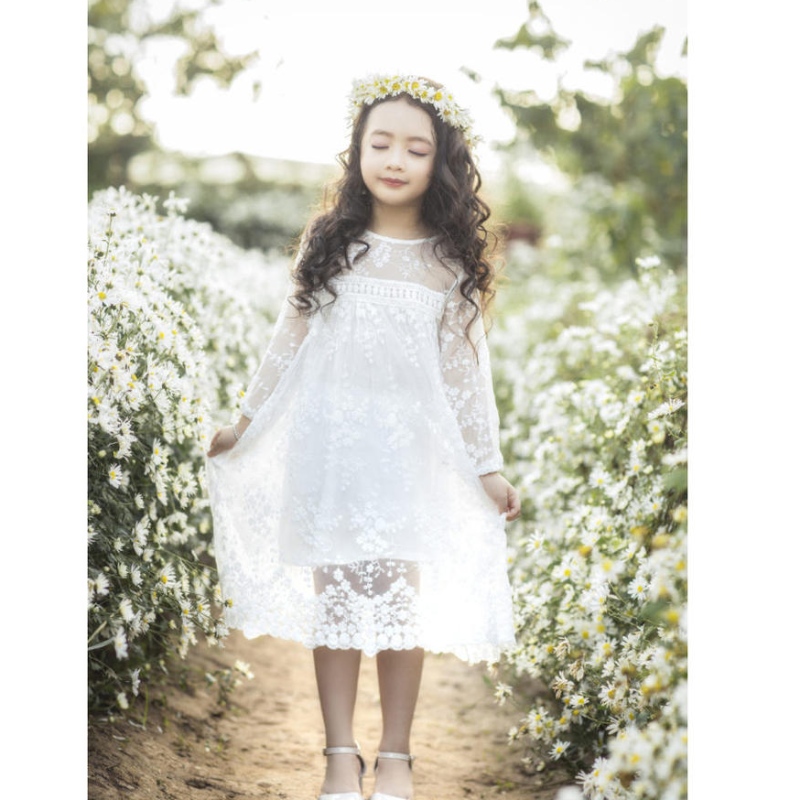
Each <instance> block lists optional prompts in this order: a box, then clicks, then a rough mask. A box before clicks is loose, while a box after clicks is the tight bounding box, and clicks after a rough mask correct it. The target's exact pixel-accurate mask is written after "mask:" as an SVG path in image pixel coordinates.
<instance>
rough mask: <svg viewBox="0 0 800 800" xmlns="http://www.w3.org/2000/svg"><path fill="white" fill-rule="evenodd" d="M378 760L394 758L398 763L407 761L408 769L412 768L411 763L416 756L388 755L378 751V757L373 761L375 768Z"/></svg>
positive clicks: (405, 754)
mask: <svg viewBox="0 0 800 800" xmlns="http://www.w3.org/2000/svg"><path fill="white" fill-rule="evenodd" d="M379 758H396V759H397V760H398V761H408V766H409V768H411V767H412V764H413V761H414V759H415V758H416V756H412V755H409V754H408V753H389V752H385V751H383V750H379V751H378V756H377V758H376V759H375V768H376V769H377V767H378V759H379Z"/></svg>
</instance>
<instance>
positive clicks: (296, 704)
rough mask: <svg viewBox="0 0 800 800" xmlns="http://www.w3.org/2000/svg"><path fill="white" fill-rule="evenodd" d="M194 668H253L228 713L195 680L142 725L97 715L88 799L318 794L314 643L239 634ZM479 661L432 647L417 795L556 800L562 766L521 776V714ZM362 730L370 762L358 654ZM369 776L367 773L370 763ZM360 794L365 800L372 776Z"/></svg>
mask: <svg viewBox="0 0 800 800" xmlns="http://www.w3.org/2000/svg"><path fill="white" fill-rule="evenodd" d="M195 650H196V652H194V653H193V654H192V655H191V656H190V659H189V666H190V667H191V672H192V674H194V675H195V676H202V674H203V673H204V672H205V671H211V670H214V669H216V668H219V667H225V666H228V667H230V666H232V665H233V664H234V662H235V661H236V659H242V660H243V661H246V662H247V663H249V664H250V667H251V669H252V671H253V673H254V674H255V677H254V679H253V680H251V681H245V682H244V683H243V684H242V686H240V687H239V688H238V689H236V690H235V691H234V693H233V695H232V696H231V701H232V702H231V707H229V708H227V709H221V708H220V707H219V705H218V703H217V691H216V689H213V688H208V687H206V686H205V685H204V684H203V683H202V682H200V681H199V680H198V679H197V678H195V679H194V680H192V681H191V682H190V688H189V690H188V691H187V690H186V689H183V690H182V689H181V688H179V687H177V686H175V687H172V688H170V689H168V690H167V691H166V694H165V697H164V701H163V703H159V704H157V707H156V708H152V707H151V709H150V711H149V714H148V721H147V729H146V730H144V729H142V728H140V727H135V726H133V725H131V724H130V723H129V722H122V721H117V722H114V723H109V722H101V721H97V722H93V723H92V724H91V725H90V729H89V795H88V796H89V798H90V800H112V799H113V800H116V798H126V799H127V800H143V799H144V798H168V799H171V800H189V798H192V799H193V800H196V798H202V799H203V800H221V798H251V797H252V798H276V800H277V799H278V798H280V799H281V800H314V798H316V796H317V792H318V790H319V786H320V782H321V779H322V774H323V770H324V764H323V761H324V759H323V756H322V754H321V750H322V747H323V745H324V737H323V733H322V724H321V715H320V711H319V704H318V700H317V695H316V687H315V683H314V671H313V662H312V658H311V653H310V651H308V650H306V649H305V648H303V647H301V646H300V645H297V644H294V643H290V642H283V641H280V640H276V639H271V638H267V637H262V638H260V639H256V640H252V641H248V640H246V639H244V638H243V637H241V636H240V635H239V634H238V633H234V634H232V635H231V636H230V637H229V639H228V642H227V646H226V648H225V649H224V650H218V649H215V650H209V649H207V648H205V647H203V646H199V647H197V648H195ZM484 675H485V670H484V669H483V668H482V667H481V666H476V667H470V666H468V665H466V664H464V663H463V662H460V661H458V660H457V659H455V658H454V657H449V656H433V655H427V656H426V662H425V669H424V673H423V681H422V689H421V692H420V699H419V704H418V710H417V716H416V718H415V723H414V731H413V743H414V751H415V754H416V755H417V761H416V762H415V764H414V776H415V786H416V790H415V792H416V793H415V800H456V798H458V800H462V798H469V799H470V800H483V799H484V798H496V797H503V798H507V800H523V798H524V799H525V800H552V798H553V797H554V796H555V794H556V791H557V789H558V787H559V786H561V785H564V784H566V783H568V780H567V776H566V775H565V774H564V773H563V772H554V771H547V772H543V773H540V774H534V775H526V774H525V773H524V772H523V771H522V769H521V767H520V751H519V749H516V748H510V747H509V746H508V745H507V744H506V733H507V731H508V729H509V728H510V727H511V726H512V725H515V724H517V723H518V717H519V715H518V713H517V712H516V711H515V710H514V709H513V708H510V707H498V705H497V704H496V703H495V701H494V699H493V696H492V688H491V687H490V686H487V684H486V682H485V680H484ZM356 730H357V737H358V739H359V741H360V743H361V746H362V749H363V751H364V755H365V757H366V759H367V762H368V763H369V762H370V761H371V760H372V758H373V757H374V756H373V753H374V749H375V746H376V743H377V741H378V738H379V732H380V706H379V699H378V688H377V678H376V674H375V660H374V659H369V658H365V659H363V660H362V668H361V677H360V685H359V700H358V706H357V710H356ZM370 773H371V771H370ZM370 773H368V774H367V778H366V780H365V786H364V792H365V796H366V797H369V793H370V791H371V787H372V777H371V774H370Z"/></svg>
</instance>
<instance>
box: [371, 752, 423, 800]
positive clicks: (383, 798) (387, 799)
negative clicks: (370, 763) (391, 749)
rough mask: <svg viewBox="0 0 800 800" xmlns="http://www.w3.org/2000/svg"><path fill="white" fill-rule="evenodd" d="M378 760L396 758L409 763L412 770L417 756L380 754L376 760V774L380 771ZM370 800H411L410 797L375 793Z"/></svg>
mask: <svg viewBox="0 0 800 800" xmlns="http://www.w3.org/2000/svg"><path fill="white" fill-rule="evenodd" d="M378 758H396V759H397V760H398V761H408V768H409V769H412V767H413V761H414V759H415V758H416V756H411V755H409V754H408V753H385V752H381V751H379V752H378V756H377V758H376V759H375V772H377V771H378ZM370 800H411V798H409V797H395V796H394V795H392V794H384V793H383V792H374V793H373V795H372V797H371V798H370Z"/></svg>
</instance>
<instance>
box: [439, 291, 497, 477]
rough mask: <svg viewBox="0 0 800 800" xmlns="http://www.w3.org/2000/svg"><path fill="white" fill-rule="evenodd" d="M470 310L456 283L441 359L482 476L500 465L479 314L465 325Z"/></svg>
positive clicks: (452, 401) (447, 385) (446, 313)
mask: <svg viewBox="0 0 800 800" xmlns="http://www.w3.org/2000/svg"><path fill="white" fill-rule="evenodd" d="M474 310H475V309H474V306H472V305H471V304H470V303H469V302H468V301H467V300H466V299H465V298H464V296H463V295H462V294H461V292H460V291H459V289H458V288H456V289H455V290H454V291H452V292H451V293H450V296H449V297H448V300H447V303H446V305H445V310H444V317H443V319H442V328H441V334H440V346H441V364H442V375H443V377H444V382H445V388H446V391H447V399H448V401H449V403H450V407H451V408H452V409H453V412H454V413H455V415H456V418H457V419H458V424H459V426H460V428H461V435H462V437H463V438H464V444H465V445H466V449H467V453H468V454H469V456H470V458H471V460H472V463H473V466H474V467H475V471H476V473H477V474H478V475H486V474H487V473H489V472H497V471H499V470H501V469H502V467H503V456H502V454H501V452H500V431H499V427H500V425H499V415H498V413H497V404H496V402H495V397H494V389H493V386H492V371H491V365H490V363H489V347H488V345H487V343H486V332H485V329H484V326H483V319H482V318H481V317H480V316H478V318H477V319H476V320H475V322H473V323H472V326H471V327H470V329H469V332H467V331H466V330H465V328H466V326H467V324H468V322H469V320H470V319H471V318H472V315H473V313H474ZM473 346H474V347H473Z"/></svg>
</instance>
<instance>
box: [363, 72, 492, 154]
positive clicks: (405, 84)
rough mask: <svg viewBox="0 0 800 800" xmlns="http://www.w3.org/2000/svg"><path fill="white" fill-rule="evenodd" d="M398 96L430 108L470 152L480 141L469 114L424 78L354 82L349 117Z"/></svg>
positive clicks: (377, 77)
mask: <svg viewBox="0 0 800 800" xmlns="http://www.w3.org/2000/svg"><path fill="white" fill-rule="evenodd" d="M399 94H407V95H409V96H410V97H413V98H415V99H416V100H421V101H422V102H423V103H428V104H429V105H432V106H433V107H434V108H435V109H436V113H437V114H438V115H439V118H440V119H441V120H442V121H443V122H446V123H447V124H448V125H452V126H453V127H454V128H456V129H457V130H460V131H461V132H462V133H463V134H464V139H465V140H466V142H467V147H469V148H470V149H471V148H472V147H474V146H475V144H477V142H479V141H480V137H478V136H476V135H475V134H474V133H473V131H472V117H471V116H470V114H469V112H468V111H467V110H466V109H464V108H462V107H461V106H460V105H458V103H456V101H455V100H454V99H453V95H452V94H451V93H450V92H449V91H447V89H446V88H445V87H444V86H442V87H441V88H437V87H436V86H434V85H433V84H431V83H428V81H426V80H425V79H424V78H418V77H415V76H413V75H373V76H370V77H368V78H365V79H364V80H355V81H353V90H352V92H351V93H350V112H351V115H352V118H353V119H355V117H356V115H357V114H358V112H359V110H360V109H361V107H362V106H364V105H367V106H368V105H372V103H374V102H375V101H376V100H381V99H383V98H384V97H395V96H396V95H399Z"/></svg>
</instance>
